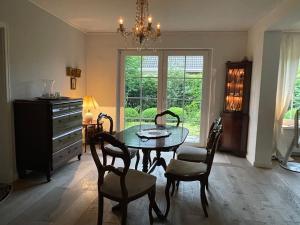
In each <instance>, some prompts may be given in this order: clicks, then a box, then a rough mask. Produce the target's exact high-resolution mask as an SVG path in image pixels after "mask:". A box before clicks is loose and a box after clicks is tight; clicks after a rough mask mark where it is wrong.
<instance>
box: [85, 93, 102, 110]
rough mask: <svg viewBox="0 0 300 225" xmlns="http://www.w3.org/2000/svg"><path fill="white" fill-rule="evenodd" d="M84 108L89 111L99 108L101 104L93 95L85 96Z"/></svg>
mask: <svg viewBox="0 0 300 225" xmlns="http://www.w3.org/2000/svg"><path fill="white" fill-rule="evenodd" d="M83 108H84V109H85V110H87V111H88V112H89V111H91V109H97V108H99V105H98V103H97V101H96V99H95V98H94V97H93V96H85V97H84V98H83Z"/></svg>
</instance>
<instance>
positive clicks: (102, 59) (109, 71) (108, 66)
mask: <svg viewBox="0 0 300 225" xmlns="http://www.w3.org/2000/svg"><path fill="white" fill-rule="evenodd" d="M246 45H247V32H170V33H163V36H162V41H161V42H160V43H158V44H157V45H156V46H155V47H156V48H175V49H178V48H204V49H212V50H213V56H212V68H213V69H216V88H215V90H214V95H215V96H214V97H215V99H216V103H215V107H214V112H215V113H216V115H218V114H219V113H220V112H221V111H222V109H223V94H224V80H225V63H226V61H228V60H230V61H240V60H242V59H243V58H244V56H245V55H246ZM124 47H126V46H125V44H124V40H123V39H121V38H120V36H119V35H118V34H116V33H95V34H88V36H87V60H86V61H87V74H88V78H87V93H88V94H89V95H93V96H95V98H96V100H97V101H98V103H99V105H100V109H99V111H104V112H107V113H109V114H111V115H112V116H113V117H114V118H115V112H116V77H117V73H118V49H121V48H124ZM127 47H128V46H127ZM95 114H96V113H95ZM216 115H215V116H216Z"/></svg>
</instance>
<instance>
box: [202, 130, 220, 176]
mask: <svg viewBox="0 0 300 225" xmlns="http://www.w3.org/2000/svg"><path fill="white" fill-rule="evenodd" d="M222 132H223V125H222V124H219V126H217V127H215V128H214V129H213V130H212V132H211V136H212V137H213V139H214V141H213V143H212V148H211V151H210V154H208V155H207V160H206V163H207V173H208V174H209V173H210V170H211V167H212V164H213V161H214V156H215V152H216V151H217V150H218V149H219V147H220V137H221V134H222Z"/></svg>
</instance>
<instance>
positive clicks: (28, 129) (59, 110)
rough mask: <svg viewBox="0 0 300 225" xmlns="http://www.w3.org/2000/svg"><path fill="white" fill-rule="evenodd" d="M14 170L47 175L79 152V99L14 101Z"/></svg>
mask: <svg viewBox="0 0 300 225" xmlns="http://www.w3.org/2000/svg"><path fill="white" fill-rule="evenodd" d="M14 119H15V143H16V146H15V147H16V157H17V169H18V173H19V176H20V177H21V178H22V177H24V176H25V175H26V171H27V170H34V171H41V172H44V173H45V174H46V176H47V180H48V181H50V178H51V173H52V171H53V170H55V169H56V168H58V167H60V166H62V165H64V164H66V162H67V161H69V160H70V159H72V158H74V157H76V156H77V157H78V159H79V160H80V157H81V152H82V99H64V100H38V99H37V100H15V101H14Z"/></svg>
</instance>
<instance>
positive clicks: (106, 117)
mask: <svg viewBox="0 0 300 225" xmlns="http://www.w3.org/2000/svg"><path fill="white" fill-rule="evenodd" d="M103 120H108V121H109V130H108V132H106V133H109V134H111V135H113V134H114V133H115V132H114V131H113V127H114V121H113V119H112V118H111V116H109V115H107V114H105V113H100V114H99V115H98V118H97V131H98V132H105V131H104V130H103V128H102V127H103V126H102V125H101V123H100V122H101V121H103ZM105 147H106V148H108V149H110V150H111V151H116V152H121V150H120V149H118V148H117V147H113V146H112V145H110V144H107V145H106V146H105ZM128 151H129V153H130V159H133V158H134V157H135V156H136V162H135V169H136V170H137V168H138V165H139V162H140V153H139V150H138V149H134V148H128ZM114 163H115V157H113V158H112V162H111V165H114Z"/></svg>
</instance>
